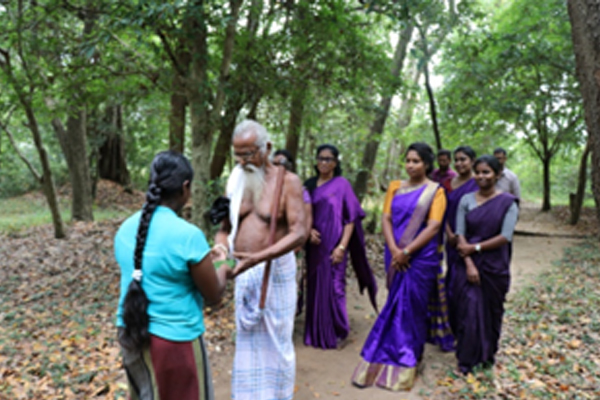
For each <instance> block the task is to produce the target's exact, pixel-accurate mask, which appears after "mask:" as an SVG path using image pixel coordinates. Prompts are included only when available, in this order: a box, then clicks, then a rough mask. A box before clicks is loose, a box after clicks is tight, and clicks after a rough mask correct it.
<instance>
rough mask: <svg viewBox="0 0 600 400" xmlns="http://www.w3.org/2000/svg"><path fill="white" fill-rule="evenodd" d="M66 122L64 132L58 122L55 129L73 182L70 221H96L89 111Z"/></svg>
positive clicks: (81, 112)
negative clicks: (88, 151) (90, 157)
mask: <svg viewBox="0 0 600 400" xmlns="http://www.w3.org/2000/svg"><path fill="white" fill-rule="evenodd" d="M72 111H73V112H74V114H71V115H69V116H68V118H67V129H66V131H65V128H64V126H63V125H62V122H60V120H59V119H58V118H55V119H53V120H52V126H53V127H54V131H55V132H56V135H57V136H58V141H59V143H60V146H61V148H62V151H63V154H64V156H65V159H66V161H67V166H68V168H69V178H70V181H71V219H73V220H75V221H93V220H94V213H93V197H92V180H91V176H90V169H89V164H88V157H87V132H86V119H87V118H86V111H85V110H72Z"/></svg>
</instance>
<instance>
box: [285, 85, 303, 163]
mask: <svg viewBox="0 0 600 400" xmlns="http://www.w3.org/2000/svg"><path fill="white" fill-rule="evenodd" d="M298 83H299V84H298V85H296V87H295V89H294V91H293V92H292V102H291V106H290V122H289V124H288V132H287V135H286V137H285V148H286V150H287V151H289V152H290V153H291V154H292V157H294V159H296V158H297V157H298V146H299V144H300V133H301V130H302V117H303V115H304V99H305V98H306V90H307V89H306V88H305V87H303V86H305V85H304V83H302V84H300V82H298Z"/></svg>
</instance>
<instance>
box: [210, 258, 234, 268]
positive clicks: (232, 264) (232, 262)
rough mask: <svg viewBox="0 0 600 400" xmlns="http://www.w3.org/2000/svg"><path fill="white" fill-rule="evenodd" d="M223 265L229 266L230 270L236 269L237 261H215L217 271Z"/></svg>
mask: <svg viewBox="0 0 600 400" xmlns="http://www.w3.org/2000/svg"><path fill="white" fill-rule="evenodd" d="M223 264H227V265H228V266H229V267H230V268H233V267H235V261H234V260H221V261H215V262H214V265H215V268H216V269H219V268H221V265H223Z"/></svg>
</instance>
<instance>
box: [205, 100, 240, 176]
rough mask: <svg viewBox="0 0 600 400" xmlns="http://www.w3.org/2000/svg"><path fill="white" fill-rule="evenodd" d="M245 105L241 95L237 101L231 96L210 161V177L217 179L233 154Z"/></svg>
mask: <svg viewBox="0 0 600 400" xmlns="http://www.w3.org/2000/svg"><path fill="white" fill-rule="evenodd" d="M243 106H244V102H243V100H242V99H241V96H239V95H237V96H236V97H235V101H234V100H233V98H230V99H229V101H227V104H226V107H225V116H223V119H222V120H221V133H220V134H219V138H218V139H217V145H216V146H215V151H214V153H213V157H212V160H211V163H210V179H211V180H215V179H217V178H218V177H220V176H221V174H222V173H223V169H225V164H226V163H227V160H228V159H229V156H230V154H231V139H232V136H233V130H234V129H235V124H236V122H237V117H238V115H239V113H240V110H241V109H242V107H243Z"/></svg>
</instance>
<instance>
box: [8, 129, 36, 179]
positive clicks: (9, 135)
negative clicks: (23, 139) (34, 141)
mask: <svg viewBox="0 0 600 400" xmlns="http://www.w3.org/2000/svg"><path fill="white" fill-rule="evenodd" d="M7 124H8V121H7ZM7 124H4V123H2V122H0V128H2V130H4V132H6V135H7V136H8V140H9V141H10V144H11V145H12V147H13V149H15V152H16V153H17V156H19V158H20V159H21V160H22V161H23V162H24V163H25V165H27V168H29V170H30V171H31V173H32V174H33V176H34V177H35V179H36V180H37V181H38V182H39V183H42V181H43V179H42V175H40V173H39V172H38V171H37V170H36V169H35V167H34V166H33V164H31V162H30V161H29V160H28V159H27V157H25V156H24V155H23V153H21V151H20V150H19V148H18V147H17V143H16V142H15V137H14V136H13V134H12V133H11V131H10V129H8V125H7Z"/></svg>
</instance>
